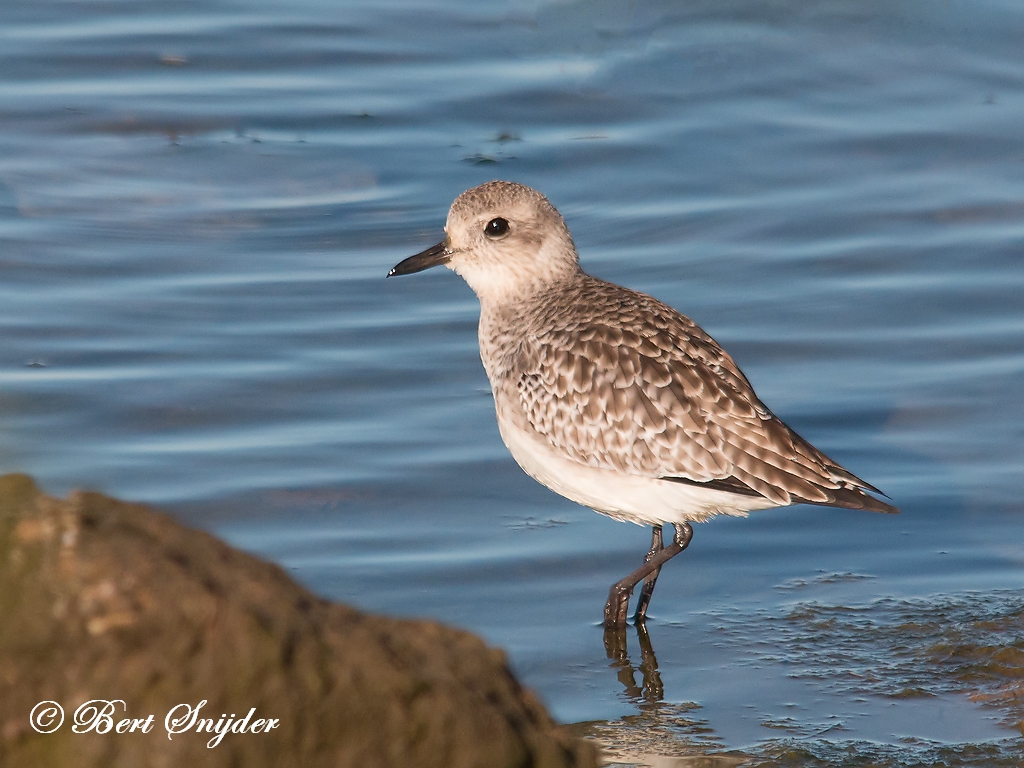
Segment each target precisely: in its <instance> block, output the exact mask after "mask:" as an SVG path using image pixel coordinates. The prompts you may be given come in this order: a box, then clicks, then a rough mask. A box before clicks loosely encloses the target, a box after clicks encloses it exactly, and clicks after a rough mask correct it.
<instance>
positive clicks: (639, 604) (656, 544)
mask: <svg viewBox="0 0 1024 768" xmlns="http://www.w3.org/2000/svg"><path fill="white" fill-rule="evenodd" d="M664 548H665V544H664V542H663V541H662V538H661V526H660V525H656V526H654V527H653V528H652V529H651V548H650V549H649V550H648V551H647V556H646V557H645V558H644V563H645V564H646V563H649V562H651V560H652V559H653V558H654V556H655V555H656V554H658V553H659V552H661V550H663V549H664ZM659 573H661V568H656V569H655V570H653V571H651V572H650V573H648V574H647V577H646V578H645V579H644V586H643V589H641V590H640V596H639V597H638V598H637V599H636V613H634V614H633V623H634V624H643V623H644V619H646V618H647V604H648V603H649V602H651V595H653V594H654V585H655V584H656V583H657V581H658V574H659Z"/></svg>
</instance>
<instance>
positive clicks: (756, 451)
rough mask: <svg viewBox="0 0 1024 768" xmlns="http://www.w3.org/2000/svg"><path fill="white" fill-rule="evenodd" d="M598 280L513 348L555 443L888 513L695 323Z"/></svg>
mask: <svg viewBox="0 0 1024 768" xmlns="http://www.w3.org/2000/svg"><path fill="white" fill-rule="evenodd" d="M593 283H594V285H593V286H592V291H593V295H588V296H587V297H585V298H586V300H579V299H577V300H576V301H575V302H573V304H572V307H573V310H572V311H571V312H567V313H564V314H562V315H561V316H558V315H557V314H553V315H552V316H545V317H543V318H540V320H539V321H538V322H536V323H534V324H533V328H535V329H542V330H538V331H536V332H534V333H531V334H528V335H527V336H526V337H524V338H523V339H522V340H521V342H520V345H519V348H518V353H517V360H516V365H515V366H514V369H515V371H516V376H517V380H516V382H515V386H516V389H517V390H518V394H519V398H520V404H521V406H522V410H523V413H524V414H525V415H526V418H527V420H528V422H529V424H530V426H531V427H532V429H533V430H534V431H535V432H536V433H538V434H539V435H541V436H543V437H544V438H545V439H546V440H547V441H548V442H549V443H550V444H551V446H552V447H554V448H556V449H557V450H559V451H561V452H562V453H563V454H565V455H567V456H569V457H571V458H572V459H574V460H576V461H579V462H581V463H583V464H586V465H588V466H592V467H600V468H605V469H611V470H615V471H620V472H628V473H631V474H637V475H642V476H646V477H652V478H662V479H666V480H673V481H676V482H685V483H690V484H694V485H705V486H706V487H709V488H717V489H721V490H725V489H729V490H732V491H733V492H736V493H741V494H747V495H750V494H758V495H761V496H764V497H766V498H768V499H770V500H772V501H774V502H776V503H779V504H789V503H795V502H808V503H811V504H824V505H834V506H850V507H857V508H864V509H873V510H875V511H895V508H893V507H891V506H889V505H887V504H885V503H884V502H881V501H879V500H877V499H875V498H873V497H870V496H867V495H866V494H865V493H864V490H871V491H876V489H874V488H873V487H872V486H870V485H868V484H867V483H865V482H864V481H862V480H860V479H859V478H857V477H856V476H855V475H853V474H851V473H850V472H848V471H846V470H845V469H843V468H842V467H841V466H839V465H838V464H836V463H835V462H834V461H832V460H831V459H829V458H828V457H827V456H825V455H824V454H823V453H821V452H820V451H819V450H817V449H816V448H814V446H812V445H811V444H810V443H808V442H807V441H806V440H803V439H802V438H801V437H800V436H799V435H797V434H796V433H795V432H793V431H792V430H791V429H790V428H789V427H788V426H786V425H785V424H784V423H783V422H782V421H781V420H779V419H778V418H777V417H776V416H775V415H774V414H773V413H772V412H771V411H770V410H769V409H768V408H767V407H766V406H765V405H764V404H763V403H762V402H761V401H760V399H758V397H757V395H756V394H755V393H754V390H753V387H751V385H750V382H749V381H748V380H747V378H746V377H745V376H744V375H743V373H742V372H741V371H740V369H739V368H738V367H737V366H736V363H735V362H734V361H733V359H732V358H731V357H730V356H729V355H728V354H727V353H726V352H725V351H724V350H723V349H722V348H721V347H720V346H719V345H718V344H717V343H716V342H715V341H714V340H713V339H712V338H711V337H710V336H708V335H707V334H706V333H704V331H702V330H701V329H700V328H699V327H698V326H697V325H696V324H695V323H693V321H691V320H689V319H688V318H686V317H684V316H683V315H681V314H679V313H678V312H676V311H675V310H673V309H672V308H671V307H668V306H666V305H664V304H662V303H661V302H658V301H656V300H655V299H652V298H651V297H649V296H645V295H644V294H639V293H634V292H632V291H626V290H625V289H622V288H620V287H618V286H612V285H610V284H607V283H601V282H600V281H597V280H594V281H593ZM610 289H614V295H607V294H609V293H610V292H611V291H610ZM623 293H625V294H626V295H627V297H628V300H627V301H623ZM585 307H591V308H592V314H591V315H589V316H588V315H587V314H586V311H585V310H584V308H585ZM567 315H568V316H567ZM876 492H877V491H876Z"/></svg>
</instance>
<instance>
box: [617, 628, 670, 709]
mask: <svg viewBox="0 0 1024 768" xmlns="http://www.w3.org/2000/svg"><path fill="white" fill-rule="evenodd" d="M627 629H628V627H624V626H623V627H606V628H605V630H604V650H605V653H606V654H607V655H608V658H609V659H611V666H612V667H613V668H615V669H617V670H618V672H617V675H618V678H619V682H620V683H622V686H623V687H624V688H625V689H626V696H628V697H629V699H630V701H632V702H633V703H634V704H636V706H637V707H638V708H640V709H641V710H643V709H648V708H652V707H656V706H657V705H658V704H660V703H661V701H662V700H663V699H664V698H665V686H664V685H663V684H662V682H661V674H660V673H659V672H658V657H657V656H655V655H654V646H652V645H651V636H650V635H649V634H648V633H647V626H646V625H645V624H644V623H643V622H640V623H638V624H637V625H636V626H635V629H636V636H637V639H638V640H639V641H640V666H639V672H640V680H641V682H640V683H639V684H638V683H637V681H636V673H637V671H638V670H637V668H636V667H634V666H633V662H632V661H630V658H629V650H628V649H627V647H626V631H627Z"/></svg>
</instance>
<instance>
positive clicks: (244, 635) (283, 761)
mask: <svg viewBox="0 0 1024 768" xmlns="http://www.w3.org/2000/svg"><path fill="white" fill-rule="evenodd" d="M94 699H99V700H105V701H112V700H122V701H123V702H124V704H123V705H120V704H119V705H117V711H116V712H115V720H117V719H118V718H136V719H141V718H144V717H146V716H147V715H150V714H152V715H154V716H155V717H154V719H153V721H152V723H153V725H152V726H151V728H152V729H151V731H150V732H148V733H144V732H142V731H141V729H138V730H136V731H135V732H124V733H115V732H113V731H111V732H109V733H106V734H97V733H95V732H88V733H75V732H73V730H72V729H73V725H74V719H73V713H74V712H75V710H76V708H78V707H79V706H80V705H82V704H83V703H85V702H87V701H89V700H94ZM44 700H46V701H53V702H57V703H60V704H61V705H62V706H63V708H64V710H65V712H66V716H67V720H66V722H65V723H64V724H63V726H62V727H61V728H59V729H57V730H56V731H54V732H52V733H48V734H44V733H39V732H37V730H35V729H34V728H33V727H32V723H31V722H30V719H29V715H30V712H31V711H32V710H33V707H35V706H36V704H38V703H39V702H41V701H44ZM204 700H205V701H206V702H207V703H206V704H205V707H204V709H203V715H204V716H206V717H209V718H211V719H213V718H217V717H218V716H219V715H221V714H222V713H223V714H225V715H227V714H230V715H231V716H232V717H234V716H236V715H237V718H238V719H239V720H240V719H241V718H242V717H243V716H244V714H245V713H246V712H248V711H249V710H250V709H252V708H255V709H256V713H257V714H256V715H254V717H258V718H272V719H276V720H277V721H278V722H277V727H276V728H273V729H271V730H268V731H265V732H257V733H228V734H226V735H225V737H224V738H223V740H222V741H220V742H219V743H218V744H217V745H216V746H215V747H213V748H211V747H209V746H208V741H209V740H210V736H209V735H208V734H207V733H203V734H198V733H194V732H186V733H179V734H177V735H175V736H174V738H173V739H172V738H168V734H167V732H166V731H165V730H164V717H165V714H166V713H167V712H168V711H169V710H171V709H172V708H173V707H175V706H177V705H179V704H189V705H190V706H191V707H195V706H196V705H197V704H198V703H199V702H200V701H204ZM236 722H237V721H236ZM126 729H127V726H126ZM0 764H3V765H5V766H7V765H10V766H15V765H25V766H33V768H47V767H48V766H54V767H56V766H61V768H79V767H81V768H92V767H93V766H96V767H99V766H104V767H107V766H113V767H118V766H133V767H135V766H149V765H153V766H157V765H159V766H186V765H192V764H197V765H203V766H204V767H205V766H220V765H223V766H229V765H230V766H234V765H244V766H246V768H256V767H258V766H275V768H286V767H288V766H295V767H296V768H298V767H299V766H302V767H303V768H306V767H307V766H360V768H374V767H375V766H380V767H381V768H390V767H391V766H416V768H429V767H430V766H436V767H437V768H442V767H444V768H458V767H461V766H465V767H466V768H469V767H470V766H489V767H490V766H510V767H511V766H516V767H517V768H518V767H523V768H525V767H526V766H535V767H536V768H542V767H545V768H547V767H550V768H561V767H563V766H564V767H565V768H569V767H570V766H578V767H580V768H583V767H584V766H588V767H589V766H595V765H596V764H597V758H596V751H595V749H594V748H593V746H592V745H590V744H588V743H587V742H585V741H582V740H579V739H576V738H574V737H573V736H572V735H571V734H569V733H568V731H566V730H565V729H564V728H563V727H561V726H559V725H557V724H556V723H555V722H554V721H552V719H551V718H550V716H549V715H548V714H547V712H546V711H545V710H544V708H543V706H542V705H541V704H540V702H539V701H538V700H537V699H536V698H535V697H534V696H533V695H532V694H531V693H530V692H529V691H526V690H524V689H523V688H521V687H520V685H519V684H518V682H517V681H516V680H515V678H514V677H513V676H512V674H511V672H510V671H509V669H508V666H507V664H506V661H505V657H504V655H503V654H502V652H501V651H498V650H496V649H493V648H490V647H488V646H486V645H485V644H484V643H483V642H482V641H481V640H479V639H478V638H476V637H475V636H473V635H471V634H469V633H467V632H463V631H459V630H455V629H451V628H448V627H445V626H442V625H440V624H437V623H435V622H432V621H401V620H395V619H388V618H384V617H378V616H369V615H366V614H363V613H361V612H359V611H356V610H354V609H351V608H348V607H346V606H343V605H338V604H333V603H330V602H327V601H325V600H322V599H320V598H317V597H316V596H314V595H312V594H311V593H309V592H308V591H307V590H305V589H303V588H302V587H300V586H298V585H297V584H295V583H294V582H293V581H292V580H291V579H290V578H289V577H288V576H287V575H286V574H285V572H284V571H283V570H281V569H280V568H279V567H277V566H275V565H272V564H269V563H266V562H263V561H260V560H258V559H257V558H255V557H252V556H250V555H247V554H245V553H242V552H239V551H237V550H235V549H233V548H231V547H229V546H228V545H226V544H224V543H223V542H221V541H219V540H217V539H216V538H214V537H213V536H210V535H208V534H206V533H203V532H201V531H195V530H191V529H188V528H186V527H184V526H182V525H181V524H179V523H177V522H176V521H174V520H173V519H172V518H170V517H168V516H166V515H162V514H159V513H157V512H154V511H153V510H151V509H149V508H147V507H145V506H142V505H138V504H129V503H125V502H121V501H117V500H115V499H111V498H107V497H105V496H102V495H99V494H96V493H74V494H72V495H71V496H70V497H69V498H68V499H67V500H60V499H55V498H52V497H49V496H47V495H45V494H42V493H40V492H39V491H38V490H37V489H36V487H35V486H34V484H33V483H32V481H31V480H30V479H29V478H28V477H25V476H22V475H8V476H5V477H2V478H0Z"/></svg>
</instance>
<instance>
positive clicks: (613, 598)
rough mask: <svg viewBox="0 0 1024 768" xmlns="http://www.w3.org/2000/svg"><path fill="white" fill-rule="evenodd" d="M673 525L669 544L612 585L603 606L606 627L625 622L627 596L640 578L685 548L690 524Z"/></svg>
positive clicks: (627, 606)
mask: <svg viewBox="0 0 1024 768" xmlns="http://www.w3.org/2000/svg"><path fill="white" fill-rule="evenodd" d="M673 526H674V527H675V529H676V530H675V536H674V537H673V539H672V543H671V544H669V545H668V546H667V547H664V548H663V549H661V550H660V551H659V552H658V553H657V554H655V555H653V556H652V557H651V558H650V559H649V560H646V561H645V562H644V564H643V565H641V566H640V567H639V568H637V569H636V570H635V571H633V572H632V573H631V574H629V576H626V577H625V578H624V579H620V580H619V581H617V582H615V583H614V584H613V585H612V588H611V591H610V592H609V593H608V602H607V603H605V606H604V625H605V626H606V627H621V626H623V625H624V624H625V623H626V613H627V612H628V611H629V596H630V595H631V594H633V588H634V587H635V586H636V585H637V584H638V583H639V582H640V580H641V579H646V578H647V575H648V574H650V573H654V572H655V571H659V570H661V566H663V565H664V564H665V563H667V562H668V561H669V560H671V559H672V558H673V557H675V556H676V555H678V554H679V553H680V552H682V551H683V550H684V549H686V547H687V545H688V544H689V543H690V539H692V538H693V528H691V527H690V524H689V523H673ZM652 544H653V542H652ZM655 578H657V577H655ZM651 589H652V590H653V589H654V587H653V586H652V587H651ZM649 599H650V598H649V597H648V600H649Z"/></svg>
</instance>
